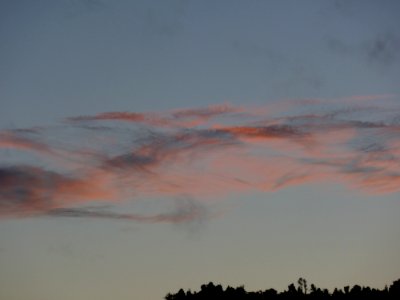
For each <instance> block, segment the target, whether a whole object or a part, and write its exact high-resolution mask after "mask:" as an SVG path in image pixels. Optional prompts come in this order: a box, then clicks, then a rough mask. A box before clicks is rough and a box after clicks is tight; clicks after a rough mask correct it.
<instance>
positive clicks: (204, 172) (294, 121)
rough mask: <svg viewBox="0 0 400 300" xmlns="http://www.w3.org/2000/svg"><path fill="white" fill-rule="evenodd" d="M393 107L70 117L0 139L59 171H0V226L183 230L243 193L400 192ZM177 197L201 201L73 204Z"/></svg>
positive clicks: (398, 110)
mask: <svg viewBox="0 0 400 300" xmlns="http://www.w3.org/2000/svg"><path fill="white" fill-rule="evenodd" d="M393 100H396V96H395V95H357V96H350V97H344V98H341V99H330V100H323V99H312V100H298V101H295V100H290V101H280V102H278V103H273V104H270V105H266V106H265V107H261V108H260V109H255V108H254V107H236V106H233V105H229V104H223V105H215V106H210V107H206V108H195V109H180V110H174V111H168V112H156V113H151V112H150V113H138V112H105V113H101V114H94V115H89V116H77V117H71V118H69V119H68V122H67V123H66V125H65V126H63V127H57V126H54V127H53V128H51V127H49V128H44V129H41V130H40V131H32V130H29V129H27V130H14V131H7V130H3V131H1V132H0V149H2V148H7V149H17V150H23V151H26V152H27V153H28V154H29V153H40V154H41V155H42V156H43V157H44V158H45V159H46V158H48V159H49V160H50V159H52V158H54V156H56V157H57V162H58V165H57V168H55V167H54V166H53V165H52V164H51V163H50V162H49V163H48V164H46V163H45V164H42V165H40V164H38V163H36V164H35V163H33V160H32V159H31V160H29V159H28V160H27V161H23V160H22V158H21V162H20V163H16V162H15V161H13V162H9V163H3V164H2V165H1V166H0V217H24V216H34V215H39V216H40V215H50V216H53V217H76V218H95V219H115V220H128V221H134V222H141V223H182V222H193V221H196V220H198V219H201V218H208V217H209V216H210V215H212V214H208V213H205V212H206V210H205V209H204V207H205V206H207V205H206V204H207V203H208V201H210V200H211V199H216V198H218V197H219V198H224V197H226V196H229V194H232V193H246V192H249V191H252V190H262V191H265V192H268V191H275V190H279V189H283V188H285V187H288V186H292V185H299V184H314V183H316V182H320V181H336V182H342V183H343V184H346V185H349V186H350V187H352V188H355V189H359V190H361V191H363V192H366V193H394V192H399V191H400V164H399V162H400V160H399V158H400V143H399V142H398V140H399V137H400V124H399V122H398V120H399V119H400V107H399V106H398V105H397V104H396V102H395V101H393ZM110 122H111V123H110ZM121 122H123V123H124V124H125V126H124V127H123V128H122V127H121V126H119V123H121ZM106 123H107V124H106ZM66 132H69V133H68V134H69V136H68V139H66V138H65V134H66ZM50 136H51V138H50ZM65 140H67V141H68V143H66V142H65ZM83 141H85V143H84V142H83ZM0 153H1V152H0ZM60 153H62V155H60ZM182 195H189V196H190V197H192V198H195V199H201V200H202V201H203V202H204V203H203V204H202V205H197V204H196V205H193V204H191V205H186V206H182V207H180V208H178V209H177V210H176V211H174V212H166V213H165V212H164V213H163V212H161V213H160V212H156V213H154V214H150V215H148V214H143V213H140V212H137V213H115V212H113V211H111V210H99V209H90V208H85V207H83V208H82V207H81V206H82V205H87V204H88V203H91V205H97V204H98V203H100V202H102V203H104V202H105V203H110V204H113V205H114V204H115V205H117V204H118V203H123V202H126V201H128V202H129V201H141V200H143V199H148V198H161V199H174V198H176V197H181V196H182ZM160 201H163V200H160ZM199 207H201V208H199ZM205 216H207V217H205Z"/></svg>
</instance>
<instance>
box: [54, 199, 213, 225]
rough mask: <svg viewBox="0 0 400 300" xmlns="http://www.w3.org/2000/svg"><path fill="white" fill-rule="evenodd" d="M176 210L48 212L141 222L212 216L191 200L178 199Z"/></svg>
mask: <svg viewBox="0 0 400 300" xmlns="http://www.w3.org/2000/svg"><path fill="white" fill-rule="evenodd" d="M176 203H177V205H176V208H175V210H174V211H171V212H169V213H161V214H155V215H142V214H124V213H116V212H112V211H108V210H104V209H102V208H96V207H92V208H85V207H83V208H56V209H52V210H49V211H47V212H46V215H47V216H52V217H70V218H93V219H109V220H125V221H133V222H139V223H173V224H179V223H187V222H200V221H202V220H205V219H207V218H210V217H211V214H210V213H209V212H208V211H207V209H206V208H205V207H204V206H202V205H200V204H198V203H196V202H194V201H191V200H184V201H177V202H176Z"/></svg>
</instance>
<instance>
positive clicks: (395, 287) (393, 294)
mask: <svg viewBox="0 0 400 300" xmlns="http://www.w3.org/2000/svg"><path fill="white" fill-rule="evenodd" d="M297 284H298V285H297V287H296V286H295V284H294V283H291V284H289V286H288V287H287V289H286V290H284V291H283V292H281V293H278V292H277V291H276V290H275V289H267V290H265V291H257V292H247V291H246V290H245V288H244V286H239V287H236V288H234V287H231V286H228V287H227V288H226V289H224V288H223V287H222V286H221V285H220V284H218V285H215V284H214V283H213V282H209V283H208V284H203V285H201V287H200V290H199V291H198V292H192V291H190V290H189V291H187V292H185V291H184V290H183V289H180V290H179V291H178V292H177V293H176V294H170V293H169V294H167V295H166V296H165V299H166V300H202V299H221V300H228V299H229V300H239V299H240V300H267V299H315V300H318V299H363V300H370V299H371V300H372V299H396V300H398V299H400V279H398V280H396V281H394V282H393V283H392V284H391V285H390V287H389V288H387V287H385V288H384V289H382V290H379V289H374V288H370V287H362V286H359V285H357V284H356V285H354V286H352V287H350V286H345V287H344V288H343V289H338V288H335V289H334V290H333V292H332V293H330V292H329V291H328V290H327V289H321V288H318V287H316V286H315V285H314V284H311V285H310V288H308V283H307V280H305V279H304V278H299V280H298V281H297Z"/></svg>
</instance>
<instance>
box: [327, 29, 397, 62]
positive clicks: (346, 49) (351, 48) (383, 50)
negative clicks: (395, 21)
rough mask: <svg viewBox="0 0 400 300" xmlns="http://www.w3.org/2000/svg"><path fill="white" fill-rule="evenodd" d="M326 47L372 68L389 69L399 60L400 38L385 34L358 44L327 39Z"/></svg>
mask: <svg viewBox="0 0 400 300" xmlns="http://www.w3.org/2000/svg"><path fill="white" fill-rule="evenodd" d="M326 45H327V47H328V49H329V50H330V51H332V52H334V53H337V54H340V55H344V56H350V57H355V58H356V57H358V58H362V59H363V60H364V61H366V62H367V63H369V64H370V65H372V66H380V67H391V66H392V65H393V64H396V63H397V62H398V59H399V54H398V53H399V52H400V37H399V36H398V35H396V34H393V33H390V32H386V33H381V34H378V35H376V36H374V37H372V38H370V39H368V40H364V41H363V42H358V43H354V42H346V41H343V40H340V39H338V38H335V37H329V38H327V39H326Z"/></svg>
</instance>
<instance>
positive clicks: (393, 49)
mask: <svg viewBox="0 0 400 300" xmlns="http://www.w3.org/2000/svg"><path fill="white" fill-rule="evenodd" d="M366 52H367V57H368V60H369V61H370V62H371V63H377V64H380V65H385V66H389V65H391V64H393V63H394V62H396V61H397V60H398V56H399V53H400V38H399V37H398V36H396V35H393V34H389V33H386V34H383V35H379V36H377V37H375V39H373V40H372V41H369V42H368V44H367V46H366Z"/></svg>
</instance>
